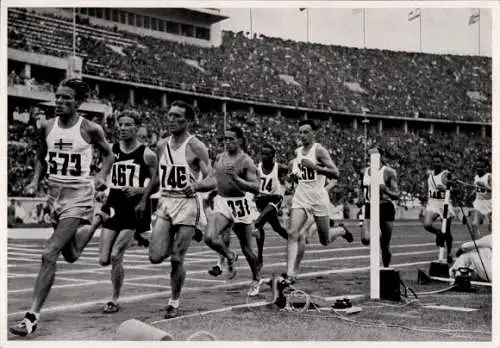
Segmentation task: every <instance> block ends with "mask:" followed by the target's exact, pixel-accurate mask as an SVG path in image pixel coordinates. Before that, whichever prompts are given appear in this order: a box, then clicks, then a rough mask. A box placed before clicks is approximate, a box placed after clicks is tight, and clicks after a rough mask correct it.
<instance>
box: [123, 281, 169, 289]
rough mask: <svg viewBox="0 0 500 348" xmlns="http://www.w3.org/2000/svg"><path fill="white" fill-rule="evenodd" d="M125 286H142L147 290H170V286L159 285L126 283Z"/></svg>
mask: <svg viewBox="0 0 500 348" xmlns="http://www.w3.org/2000/svg"><path fill="white" fill-rule="evenodd" d="M125 285H131V286H142V287H145V288H155V289H163V290H170V286H166V285H159V284H149V283H134V282H125Z"/></svg>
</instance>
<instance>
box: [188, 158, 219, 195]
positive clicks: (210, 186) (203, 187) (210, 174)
mask: <svg viewBox="0 0 500 348" xmlns="http://www.w3.org/2000/svg"><path fill="white" fill-rule="evenodd" d="M207 156H208V151H207ZM220 156H221V154H218V155H217V156H216V158H215V161H214V165H215V163H217V161H218V160H219V158H220ZM207 163H208V166H207V174H206V176H205V177H204V178H203V179H202V180H200V181H198V182H197V183H195V184H194V187H193V188H194V190H195V191H196V192H208V191H212V190H214V189H215V188H216V186H217V181H216V180H215V173H214V171H215V169H214V167H213V166H210V160H208V162H207ZM200 168H201V167H200Z"/></svg>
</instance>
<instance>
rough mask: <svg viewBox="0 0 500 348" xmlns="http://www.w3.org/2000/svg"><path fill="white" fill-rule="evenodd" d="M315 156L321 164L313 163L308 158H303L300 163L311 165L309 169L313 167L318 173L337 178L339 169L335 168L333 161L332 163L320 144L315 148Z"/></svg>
mask: <svg viewBox="0 0 500 348" xmlns="http://www.w3.org/2000/svg"><path fill="white" fill-rule="evenodd" d="M316 158H317V159H318V161H319V163H321V165H314V164H313V163H312V162H310V161H308V160H303V161H302V164H303V165H305V166H308V167H311V165H312V168H311V169H314V170H315V171H316V172H318V174H321V175H324V176H326V177H328V178H331V179H338V178H339V169H338V168H337V166H336V165H335V163H333V160H332V158H331V156H330V154H329V153H328V151H327V150H326V149H325V148H324V147H323V146H322V145H320V146H318V147H317V148H316Z"/></svg>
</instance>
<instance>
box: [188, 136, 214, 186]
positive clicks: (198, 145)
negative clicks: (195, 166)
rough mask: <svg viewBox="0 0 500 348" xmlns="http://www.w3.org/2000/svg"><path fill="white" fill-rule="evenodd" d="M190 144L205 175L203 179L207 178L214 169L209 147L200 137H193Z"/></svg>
mask: <svg viewBox="0 0 500 348" xmlns="http://www.w3.org/2000/svg"><path fill="white" fill-rule="evenodd" d="M190 145H191V150H192V151H193V153H194V154H195V155H196V159H197V161H198V163H199V165H200V171H201V174H202V175H203V179H205V178H206V177H207V176H208V175H209V174H210V173H211V171H212V165H211V164H210V156H209V154H208V148H207V147H206V146H205V144H203V143H202V142H201V140H199V139H198V138H193V140H192V142H191V144H190Z"/></svg>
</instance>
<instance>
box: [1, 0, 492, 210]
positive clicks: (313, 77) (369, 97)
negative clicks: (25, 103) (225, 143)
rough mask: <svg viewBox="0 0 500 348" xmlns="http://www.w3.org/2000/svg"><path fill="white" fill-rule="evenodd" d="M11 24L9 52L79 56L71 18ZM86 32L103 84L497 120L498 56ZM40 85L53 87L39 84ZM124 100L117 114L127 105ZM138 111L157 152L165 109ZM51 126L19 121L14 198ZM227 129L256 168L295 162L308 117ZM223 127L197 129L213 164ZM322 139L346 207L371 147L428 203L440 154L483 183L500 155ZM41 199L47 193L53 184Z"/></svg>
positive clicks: (402, 137) (37, 117) (485, 148)
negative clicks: (265, 158)
mask: <svg viewBox="0 0 500 348" xmlns="http://www.w3.org/2000/svg"><path fill="white" fill-rule="evenodd" d="M8 20H9V40H8V41H9V42H8V45H9V47H12V48H18V49H22V50H27V51H32V52H38V53H43V54H49V55H55V56H60V57H64V56H67V54H68V53H69V52H71V45H72V38H71V22H70V21H68V19H67V18H64V17H55V16H54V15H49V14H47V15H46V16H43V17H42V16H39V15H35V14H31V13H28V12H26V11H23V10H22V9H9V15H8ZM78 23H79V26H78V40H77V41H78V42H77V46H78V49H77V54H78V55H81V56H83V57H84V73H87V74H91V75H92V74H93V75H100V76H106V77H111V78H114V79H119V80H127V81H138V82H144V83H148V84H153V85H162V86H173V87H176V88H181V89H187V90H196V91H198V92H206V93H209V94H222V95H229V96H235V97H238V98H242V99H246V100H263V101H268V102H271V103H275V104H291V105H302V106H310V107H313V108H318V109H326V110H340V111H344V112H349V113H353V112H355V113H359V112H366V113H372V114H386V115H393V116H405V117H422V118H436V119H450V120H467V121H483V122H491V74H492V72H491V59H489V58H485V57H462V56H450V55H433V54H417V53H401V52H391V51H383V50H369V49H356V48H347V47H339V46H326V45H319V44H310V43H301V42H294V41H289V40H283V39H278V38H269V37H263V36H261V37H258V38H252V39H250V38H248V37H247V36H246V35H244V33H233V32H225V33H224V36H223V43H222V45H221V46H220V47H213V48H200V47H196V46H191V45H186V44H181V43H175V42H170V41H164V40H159V39H157V38H152V37H140V36H138V35H136V34H131V33H126V32H121V31H119V30H116V28H115V29H111V28H109V27H99V26H96V25H90V24H89V23H88V21H87V22H85V19H82V18H79V19H78ZM34 28H35V29H34ZM99 38H101V39H99ZM103 38H104V39H103ZM15 84H26V79H24V78H23V76H20V75H19V74H17V73H16V72H13V73H11V75H9V85H15ZM37 84H42V85H43V83H33V82H32V83H31V85H37ZM47 88H48V89H49V88H52V89H53V88H54V87H53V86H50V87H49V86H47ZM49 90H50V89H49ZM92 93H93V98H98V97H99V98H103V97H106V96H101V95H99V91H98V90H95V91H93V92H92ZM113 103H114V105H113V107H114V110H115V114H116V112H117V111H118V110H120V109H123V108H124V107H126V106H124V105H123V104H120V103H119V102H118V101H116V100H114V101H113ZM135 107H136V108H137V109H138V111H140V112H141V113H142V115H143V120H144V121H143V127H141V130H140V137H141V138H142V139H143V140H144V141H145V142H147V143H148V144H149V145H150V146H154V145H155V143H156V142H157V141H158V139H159V138H160V137H162V136H164V135H165V134H166V130H167V125H166V118H165V117H164V114H165V109H163V108H161V107H157V106H155V105H154V104H153V103H151V104H150V105H147V104H146V103H140V105H136V106H135ZM113 116H114V115H112V117H109V118H107V119H105V120H101V121H100V123H101V124H102V125H103V126H104V128H105V131H106V134H107V137H108V140H109V141H113V140H114V134H115V128H114V117H113ZM44 117H45V116H44V113H43V111H42V110H40V109H38V108H33V109H30V110H26V109H25V108H22V107H20V108H17V109H15V110H14V113H13V114H12V115H9V120H10V122H9V133H8V135H9V147H8V155H9V156H8V166H9V167H8V168H9V180H8V195H9V196H22V195H23V193H22V190H23V187H25V186H26V184H27V183H28V182H29V180H31V177H32V174H33V169H34V155H35V148H36V141H37V140H36V136H35V132H36V129H37V124H38V125H39V123H40V121H41V120H42V119H43V118H44ZM227 123H228V124H230V125H238V126H240V127H242V128H243V130H244V131H245V133H246V136H247V140H248V152H249V153H250V154H251V155H252V156H253V157H254V159H255V160H258V153H259V150H260V144H262V143H263V142H264V141H268V142H271V143H273V144H274V145H275V146H276V149H277V154H278V160H280V161H281V162H283V163H285V162H286V161H288V160H290V159H291V157H292V155H293V150H294V149H295V148H296V147H297V139H296V127H297V123H298V119H294V118H290V117H284V116H280V117H277V116H270V115H259V114H255V113H253V114H250V113H249V112H248V111H246V110H245V111H243V110H242V111H229V112H228V113H227ZM223 127H224V117H223V115H222V114H221V112H219V111H214V110H201V111H200V114H199V115H198V121H197V124H196V126H195V129H194V132H195V133H196V134H197V135H198V136H199V137H200V138H201V139H202V140H203V141H204V142H205V143H206V144H207V146H208V147H209V150H210V155H211V157H212V158H213V157H214V156H215V154H216V153H217V152H219V151H221V150H222V142H221V139H220V137H221V134H222V130H223ZM317 140H318V141H320V142H321V143H323V144H324V145H325V147H326V148H327V149H328V151H329V152H330V153H331V155H332V158H333V160H334V161H335V163H336V164H337V165H338V166H339V168H340V172H341V177H340V180H339V183H338V187H337V188H336V189H335V190H334V192H333V194H332V195H333V197H332V198H333V199H334V201H335V202H342V203H344V204H345V203H348V204H353V203H355V202H356V200H357V197H358V189H359V182H360V175H361V171H362V168H363V167H364V166H365V165H366V164H367V158H366V157H365V156H366V153H365V151H364V149H365V144H366V147H367V148H370V146H372V145H374V144H378V145H381V146H383V147H385V148H386V149H389V150H390V153H391V158H390V164H391V165H392V166H394V167H395V169H396V170H397V171H398V174H399V183H400V186H401V188H402V191H403V192H405V193H406V194H405V195H403V196H405V197H416V198H418V199H421V200H422V201H424V200H425V185H424V180H425V173H426V170H427V169H429V164H430V163H431V157H432V155H434V154H436V153H437V154H441V155H443V156H445V163H446V164H447V166H448V168H449V169H451V170H453V171H455V173H456V175H457V176H458V177H459V178H461V179H462V180H464V181H466V182H471V181H472V179H473V177H474V174H475V173H474V168H475V165H476V162H477V161H478V160H480V159H481V158H483V157H486V158H490V159H491V152H492V151H491V137H486V138H481V137H479V136H476V135H471V134H469V135H467V134H461V135H455V133H452V132H449V133H441V132H440V131H438V130H436V131H435V132H434V133H433V134H429V132H428V128H426V129H422V130H420V131H410V132H409V133H407V134H405V133H404V132H403V130H402V129H398V130H395V129H391V128H389V129H385V130H384V131H383V133H381V134H379V133H378V132H377V130H376V127H374V126H372V127H370V128H369V132H368V137H367V138H365V136H364V133H363V129H362V128H361V129H358V130H355V129H353V128H351V127H349V128H348V127H346V126H342V125H341V124H340V123H335V122H324V123H323V124H322V125H321V129H320V130H319V131H318V136H317ZM97 157H98V154H96V158H97ZM96 168H97V164H96ZM39 195H40V196H43V195H44V188H43V186H42V190H41V192H40V193H39ZM457 202H460V203H462V204H464V203H467V204H468V205H470V203H471V202H465V195H464V194H463V192H462V194H461V195H459V196H458V197H457Z"/></svg>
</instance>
